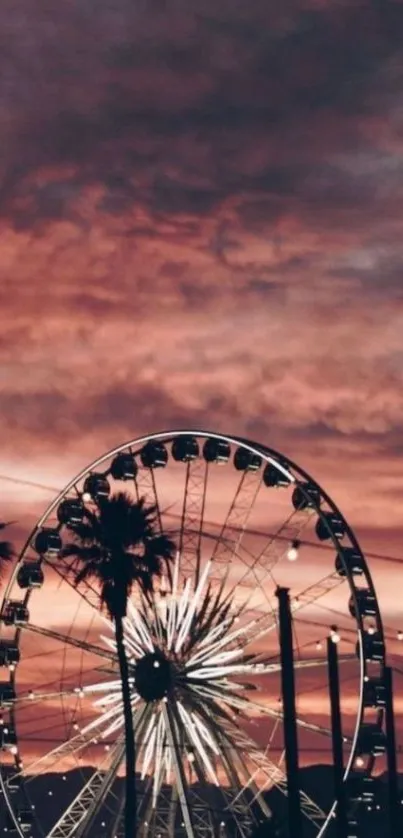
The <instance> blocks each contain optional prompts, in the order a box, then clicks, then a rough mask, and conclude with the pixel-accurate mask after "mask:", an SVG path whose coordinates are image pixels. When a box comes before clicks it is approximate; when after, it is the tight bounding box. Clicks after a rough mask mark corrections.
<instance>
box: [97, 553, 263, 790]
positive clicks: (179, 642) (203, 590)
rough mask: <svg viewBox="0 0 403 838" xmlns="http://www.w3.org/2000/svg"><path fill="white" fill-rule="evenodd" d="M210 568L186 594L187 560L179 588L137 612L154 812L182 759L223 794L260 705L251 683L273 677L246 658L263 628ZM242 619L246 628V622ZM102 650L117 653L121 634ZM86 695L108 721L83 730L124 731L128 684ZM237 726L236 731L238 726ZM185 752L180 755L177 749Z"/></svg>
mask: <svg viewBox="0 0 403 838" xmlns="http://www.w3.org/2000/svg"><path fill="white" fill-rule="evenodd" d="M211 566H212V565H211V562H207V564H206V565H205V567H204V569H203V572H202V573H201V576H200V579H199V581H198V583H197V584H194V583H193V580H191V579H187V580H186V581H185V582H184V583H183V584H180V557H179V555H177V557H176V561H175V565H174V569H173V575H172V586H171V590H170V591H169V592H166V591H165V590H164V589H162V590H161V591H160V593H159V594H156V595H155V596H153V598H152V599H151V600H150V601H146V600H145V599H144V598H142V599H141V602H140V604H139V606H138V607H136V606H135V605H134V604H133V602H132V601H129V603H128V610H127V616H126V617H125V620H124V633H125V647H126V653H127V658H128V661H129V666H130V669H131V681H130V683H131V687H132V707H133V715H134V725H135V736H136V743H137V756H138V763H137V764H138V767H139V770H140V771H141V777H142V779H144V777H145V776H146V775H152V777H153V780H152V783H153V805H154V806H155V805H156V801H157V798H158V794H159V792H160V790H161V786H162V784H163V783H164V782H168V783H169V782H174V783H175V779H176V777H177V766H176V767H175V758H176V762H178V759H179V760H180V761H181V763H182V766H186V764H188V765H189V768H190V767H192V770H193V771H194V772H195V775H196V776H198V777H199V779H200V778H202V779H203V780H206V781H209V782H212V783H214V784H216V785H217V786H218V785H219V779H218V768H219V766H220V765H221V766H222V767H223V768H224V771H225V772H226V773H228V766H227V764H226V761H225V757H224V753H225V752H228V750H231V749H232V748H234V749H235V748H236V747H237V744H236V739H237V730H238V726H237V719H238V717H239V715H240V714H241V713H242V714H247V713H248V711H249V710H250V709H251V708H252V707H254V708H255V709H256V705H254V704H253V703H252V702H251V703H250V702H249V700H248V697H247V693H248V690H249V689H256V685H254V684H247V683H243V682H242V681H241V680H239V679H240V677H245V676H246V677H248V676H249V677H251V676H256V675H258V674H262V673H263V672H265V671H270V669H271V668H272V667H271V666H270V665H268V666H266V665H265V664H263V663H259V662H258V659H257V657H256V656H255V655H251V654H248V655H246V654H245V649H246V647H247V646H248V644H249V643H250V639H251V633H252V634H253V629H254V627H255V626H256V624H257V623H258V622H259V621H258V620H253V621H247V620H246V619H245V610H246V605H243V606H241V607H233V605H232V596H233V592H231V595H228V594H227V595H225V594H224V586H223V585H222V586H221V587H220V588H219V590H218V591H215V592H213V590H212V585H211V583H210V582H209V576H210V572H211ZM242 616H243V617H244V619H241V618H242ZM104 620H105V623H106V624H107V626H108V628H109V631H110V634H108V635H106V634H105V635H102V641H103V642H104V643H105V644H106V645H107V646H108V648H109V649H111V650H113V651H114V652H116V643H115V640H114V638H113V624H112V623H111V622H110V621H109V620H107V619H105V618H104ZM114 672H115V678H114V680H109V681H103V682H99V683H96V684H91V685H88V686H86V687H85V686H84V687H83V688H82V689H83V691H84V693H85V692H87V694H88V695H90V694H91V695H92V694H93V693H94V692H95V693H99V694H100V695H99V697H98V698H96V700H95V701H94V702H93V704H94V706H95V707H96V708H97V709H98V710H100V716H98V718H96V719H94V720H93V721H91V722H90V723H89V724H88V725H87V726H86V727H85V728H84V729H83V730H82V733H83V734H87V733H88V732H89V731H91V729H95V728H97V729H98V730H99V731H101V732H100V737H101V738H102V739H106V738H108V737H110V736H111V735H112V734H115V733H116V732H117V731H119V730H121V729H122V728H123V725H124V717H123V704H122V694H121V683H120V679H119V678H118V677H116V669H115V670H114ZM234 722H235V724H234ZM173 742H174V743H175V747H174V748H172V743H173Z"/></svg>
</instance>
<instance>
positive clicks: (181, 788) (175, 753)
mask: <svg viewBox="0 0 403 838" xmlns="http://www.w3.org/2000/svg"><path fill="white" fill-rule="evenodd" d="M162 712H163V719H164V725H165V731H166V736H167V740H168V745H169V748H170V749H171V753H172V761H173V771H174V775H175V782H176V787H177V790H178V797H179V803H180V807H181V811H182V816H183V821H184V824H185V830H186V835H187V838H195V832H194V826H193V817H192V812H191V808H190V805H189V791H188V785H187V780H186V775H185V771H184V767H183V762H182V754H181V749H180V744H179V738H178V733H177V731H178V719H177V718H175V715H176V714H174V713H173V711H172V708H171V707H170V705H169V703H168V702H167V703H166V704H164V707H163V711H162Z"/></svg>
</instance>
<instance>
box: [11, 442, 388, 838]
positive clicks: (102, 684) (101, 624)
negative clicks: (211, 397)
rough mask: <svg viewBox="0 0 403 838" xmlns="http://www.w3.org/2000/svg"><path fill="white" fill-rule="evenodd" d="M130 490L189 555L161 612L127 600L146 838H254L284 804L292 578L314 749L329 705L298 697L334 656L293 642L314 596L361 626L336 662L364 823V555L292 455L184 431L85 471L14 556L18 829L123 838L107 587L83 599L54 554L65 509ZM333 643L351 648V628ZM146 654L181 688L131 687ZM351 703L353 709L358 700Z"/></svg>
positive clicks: (377, 621) (349, 761)
mask: <svg viewBox="0 0 403 838" xmlns="http://www.w3.org/2000/svg"><path fill="white" fill-rule="evenodd" d="M122 487H123V488H124V490H125V491H126V492H129V493H132V494H133V498H140V497H144V498H145V499H146V501H147V503H148V504H150V505H153V506H155V508H156V511H157V521H158V526H159V527H160V529H161V531H165V532H167V531H169V534H170V535H171V537H172V538H174V540H175V541H176V545H177V557H176V561H175V563H174V566H173V567H172V568H171V570H170V571H169V572H168V574H167V575H166V576H165V577H163V579H162V580H161V583H160V585H159V586H158V588H157V590H156V592H155V596H154V597H153V600H152V603H149V602H146V601H145V600H144V599H143V598H142V597H141V595H140V594H138V593H136V592H135V593H134V595H133V599H132V601H131V602H130V604H129V609H128V616H127V618H126V622H125V643H126V649H127V653H128V656H129V661H130V666H131V671H132V704H133V711H134V718H135V738H136V748H137V770H138V834H139V836H140V838H248V836H249V835H250V833H251V830H252V829H253V828H254V827H255V826H256V825H258V824H259V822H260V821H261V820H262V819H265V818H268V817H270V814H271V811H270V802H269V797H268V795H267V792H268V790H269V789H270V788H272V787H273V786H275V787H276V788H277V789H278V790H279V791H280V792H281V793H282V794H284V795H287V783H286V777H285V772H284V768H283V750H282V749H283V745H282V737H281V725H282V718H283V716H282V708H281V705H279V702H278V697H277V696H278V679H279V675H280V662H279V653H278V636H277V635H278V626H277V612H276V597H275V591H276V587H277V585H278V584H280V583H281V584H286V585H287V587H289V588H290V591H291V609H292V613H293V615H294V619H295V624H296V627H297V631H296V635H295V646H296V648H295V654H296V663H295V666H296V672H297V676H298V691H299V697H300V702H301V712H300V713H299V717H298V728H299V733H300V736H301V739H304V737H305V740H304V741H308V739H309V741H311V740H312V741H315V742H316V741H320V742H321V743H322V742H323V743H326V744H327V743H329V739H330V730H329V726H326V725H325V724H323V712H321V713H319V714H318V713H316V715H315V712H312V713H311V717H310V715H309V713H308V712H307V710H306V702H305V704H304V703H303V696H304V694H306V693H307V692H309V689H311V688H312V683H313V681H312V679H316V680H314V683H315V685H316V686H317V689H318V690H319V691H320V690H322V692H323V690H325V689H326V688H325V686H324V683H325V680H326V677H325V676H326V671H325V670H326V666H325V664H326V659H325V658H324V657H323V658H322V657H321V656H320V655H318V653H317V648H316V645H315V644H314V643H313V640H312V638H309V637H308V639H306V638H305V637H304V642H302V641H301V640H299V639H298V638H299V637H300V634H301V632H303V631H305V632H307V631H308V628H307V626H308V625H309V619H308V620H307V621H306V623H305V622H304V618H305V615H308V617H309V615H312V612H313V611H315V608H316V607H317V606H318V604H319V603H320V604H321V605H323V603H324V602H325V603H329V602H332V604H334V603H336V605H337V607H338V608H340V602H342V604H343V605H344V608H345V613H344V612H343V616H342V618H341V619H342V620H343V621H344V622H345V623H346V625H347V624H348V625H349V626H350V629H351V625H350V624H351V622H352V624H353V626H355V627H356V632H357V645H356V648H353V649H351V648H349V649H347V648H346V649H343V648H342V647H341V653H340V656H339V660H340V663H341V664H342V666H343V668H344V669H345V671H346V672H347V673H348V678H346V684H348V682H349V678H351V677H353V679H354V691H353V692H354V712H353V713H351V712H350V715H349V714H348V712H346V717H345V731H344V732H345V735H344V741H345V764H346V771H345V781H346V783H348V782H349V778H350V775H351V772H352V770H353V769H354V772H355V782H356V785H355V792H354V795H353V794H351V801H350V802H351V811H352V812H353V808H354V801H359V800H360V793H359V792H357V779H358V781H359V782H361V781H362V784H364V783H365V782H367V781H368V779H369V778H370V776H371V772H372V771H373V767H374V761H375V757H376V756H377V755H378V754H381V753H382V752H383V750H384V738H385V737H384V730H383V691H382V686H383V676H384V666H385V648H384V638H383V630H382V622H381V617H380V612H379V608H378V604H377V599H376V594H375V590H374V586H373V583H372V579H371V576H370V573H369V570H368V567H367V564H366V562H365V558H364V556H363V554H362V551H361V549H360V547H359V545H358V542H357V540H356V538H355V536H354V533H353V532H352V530H351V528H350V527H349V526H348V524H347V522H346V521H345V519H344V518H343V516H342V515H341V513H340V511H339V510H338V509H337V507H336V506H335V505H334V504H333V502H332V501H331V499H330V498H329V497H328V496H327V495H326V494H325V492H324V491H323V490H322V489H321V488H320V487H319V486H318V484H317V483H316V482H315V481H314V480H313V479H312V478H311V477H310V476H309V475H308V474H306V473H305V472H304V471H303V470H301V469H300V468H299V467H297V466H296V465H295V464H294V463H292V462H290V461H289V460H288V459H287V458H286V457H284V456H283V455H282V454H281V455H280V454H279V453H278V452H275V451H273V450H272V449H269V448H267V447H264V446H262V445H260V444H256V443H252V442H250V441H248V440H245V439H240V438H234V437H229V436H224V435H221V434H214V433H207V432H203V431H192V432H190V431H187V430H184V431H175V432H166V433H158V434H153V435H150V436H147V437H144V438H141V439H138V440H134V441H131V442H129V443H127V444H124V445H122V446H119V447H118V448H116V449H115V450H113V451H111V452H109V453H108V454H106V455H104V456H102V457H100V458H99V459H98V460H97V461H96V462H94V463H92V464H91V465H90V466H89V467H88V468H86V469H85V470H84V471H83V472H81V473H80V474H79V475H78V476H77V477H76V478H74V480H72V481H71V483H70V484H69V485H68V486H67V487H66V488H65V490H64V491H63V492H61V493H60V494H59V495H58V496H57V497H56V498H55V500H54V501H53V503H52V504H51V505H50V507H49V508H48V509H47V510H46V512H45V514H44V515H43V516H42V518H41V519H40V520H39V522H38V524H37V526H36V527H35V529H34V531H33V532H32V533H31V534H30V536H29V539H28V541H27V543H26V545H25V547H24V549H23V551H22V553H21V555H20V557H19V560H18V563H17V565H16V567H15V570H14V572H13V575H12V578H11V579H10V582H9V584H8V586H7V588H6V590H5V593H4V598H3V602H2V605H1V611H0V653H1V657H0V704H1V705H2V707H1V709H2V722H3V723H2V725H1V726H0V768H1V774H0V777H1V787H2V792H3V795H4V797H5V801H6V804H7V812H8V821H7V822H8V826H9V829H10V830H11V831H14V833H15V834H18V835H19V836H20V838H23V836H32V838H42V836H48V838H73V836H75V838H85V837H86V836H87V838H89V836H90V835H91V834H93V830H94V829H96V834H99V835H101V836H102V835H103V834H105V836H106V835H116V836H117V838H121V836H122V835H123V808H124V797H123V782H122V772H123V765H124V755H125V747H124V740H123V732H122V731H123V714H122V699H121V691H120V682H119V676H118V665H117V653H116V646H115V642H114V636H113V626H111V624H110V622H109V621H108V620H107V619H106V618H105V616H104V615H102V614H101V613H100V607H99V591H98V590H97V588H96V586H94V585H89V584H87V583H83V584H80V586H78V587H76V586H75V580H74V573H75V571H76V564H75V563H74V562H75V560H72V559H67V558H63V559H62V558H61V549H62V546H63V544H64V543H65V542H66V540H68V538H69V523H71V520H72V518H71V516H74V515H80V514H81V513H82V511H83V510H85V509H86V508H96V505H97V502H98V498H99V496H100V495H99V494H97V493H100V492H103V493H104V496H106V495H107V494H108V493H109V492H116V491H119V490H121V489H122ZM67 513H68V514H67ZM69 515H70V518H69ZM312 530H314V532H315V535H316V536H317V537H318V539H319V541H320V542H324V543H326V544H327V545H328V544H329V543H330V544H332V545H333V547H334V555H335V561H334V559H333V562H332V564H331V565H330V566H328V567H326V561H325V555H324V554H325V552H326V560H328V557H329V551H323V555H322V553H321V552H318V556H320V560H319V564H320V565H321V566H322V565H323V570H322V571H321V572H320V573H318V568H317V563H315V564H313V563H312V562H311V561H310V560H309V557H308V558H307V559H306V558H305V552H308V551H305V548H304V546H303V545H304V538H305V536H309V534H310V533H311V532H312ZM297 556H298V561H297V562H295V559H296V558H297ZM296 568H301V571H300V570H298V571H296V570H295V569H296ZM300 574H301V575H300ZM347 605H348V607H346V606H347ZM329 613H331V612H330V611H329ZM332 620H334V617H332ZM332 631H333V632H334V633H335V636H336V631H338V634H340V635H341V644H342V645H343V627H341V628H340V629H339V630H336V629H335V627H333V628H332ZM147 656H148V657H150V656H153V660H154V665H155V666H157V667H159V666H160V665H163V666H164V665H165V663H166V664H167V666H169V670H170V678H171V681H172V684H173V686H170V688H169V690H168V691H167V692H166V693H164V695H163V696H162V697H161V698H158V700H157V699H156V698H155V697H154V698H152V699H150V700H146V699H145V698H144V696H143V695H141V694H140V693H139V692H138V690H137V687H136V671H137V666H138V664H139V662H140V660H143V659H144V658H146V657H147ZM33 659H35V660H37V661H38V664H37V666H35V664H33V663H32V660H33ZM48 660H51V661H52V665H51V666H49V665H48V664H47V661H48ZM351 672H353V676H351ZM342 686H343V684H342ZM347 699H348V701H347V703H346V707H347V706H350V705H351V700H352V699H351V693H350V694H349V695H348V696H347ZM302 747H303V746H302ZM55 778H56V779H55ZM59 781H60V783H61V785H60V789H59V792H58V794H57V795H56V794H55V795H54V794H53V789H52V783H53V784H54V783H57V782H59ZM45 793H47V794H48V795H49V796H50V798H52V799H51V800H49V806H48V807H47V809H48V811H46V812H44V807H43V804H42V805H38V803H39V801H40V800H42V798H43V794H45ZM301 803H302V811H303V814H304V817H305V820H306V822H307V823H309V824H310V825H311V829H312V828H314V831H315V834H316V835H317V838H319V836H323V835H324V834H325V832H326V830H327V827H328V825H329V823H330V822H331V819H332V816H333V812H334V806H333V807H331V809H330V810H329V811H324V810H323V808H322V807H321V805H320V803H319V802H318V801H315V800H313V799H311V798H310V797H309V796H308V795H307V794H305V793H303V792H301Z"/></svg>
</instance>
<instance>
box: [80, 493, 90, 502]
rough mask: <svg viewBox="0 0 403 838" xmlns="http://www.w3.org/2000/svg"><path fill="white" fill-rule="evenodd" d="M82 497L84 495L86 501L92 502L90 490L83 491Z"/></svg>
mask: <svg viewBox="0 0 403 838" xmlns="http://www.w3.org/2000/svg"><path fill="white" fill-rule="evenodd" d="M82 497H83V501H84V503H90V501H91V500H92V498H91V495H90V493H89V492H83V496H82Z"/></svg>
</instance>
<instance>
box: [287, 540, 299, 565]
mask: <svg viewBox="0 0 403 838" xmlns="http://www.w3.org/2000/svg"><path fill="white" fill-rule="evenodd" d="M299 548H300V542H299V541H297V540H296V539H295V540H294V541H292V542H291V544H290V546H289V548H288V550H287V559H288V561H289V562H295V561H296V560H297V558H298V555H299Z"/></svg>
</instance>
